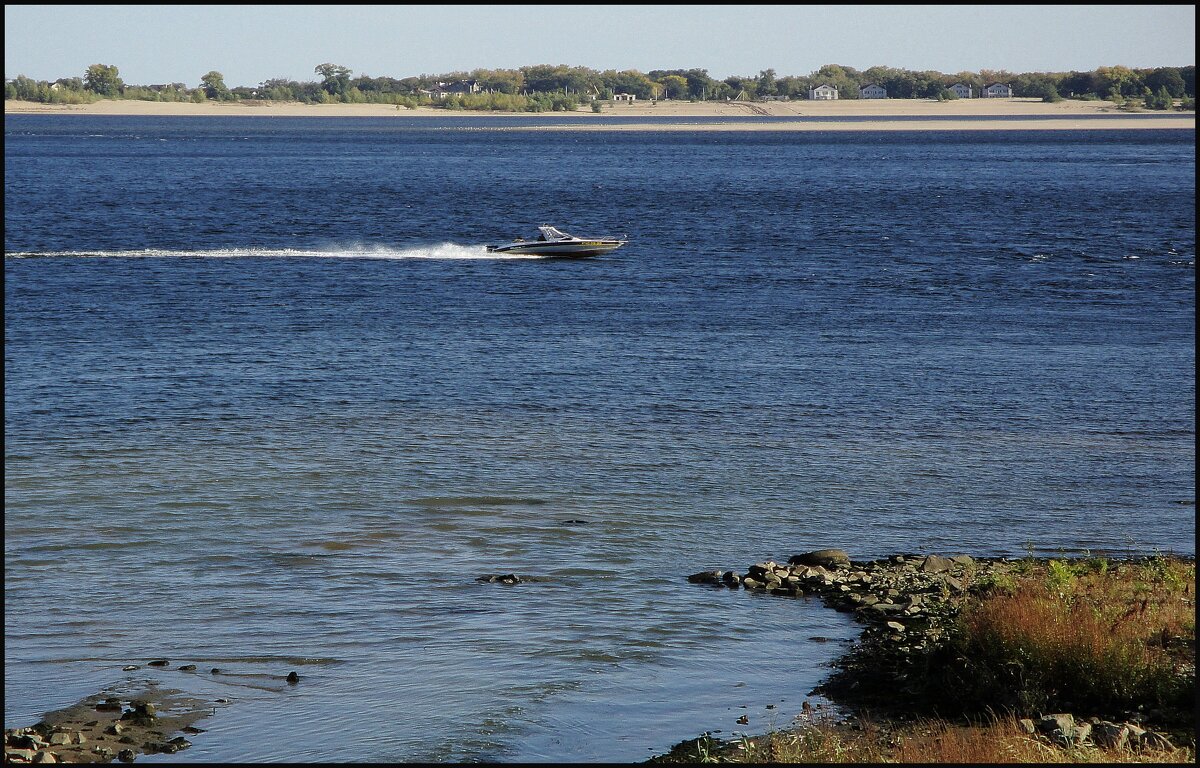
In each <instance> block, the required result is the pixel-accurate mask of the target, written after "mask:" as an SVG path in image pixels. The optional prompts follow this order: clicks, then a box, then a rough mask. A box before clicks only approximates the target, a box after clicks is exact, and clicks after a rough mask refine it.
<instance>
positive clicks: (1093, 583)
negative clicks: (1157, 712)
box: [957, 558, 1196, 712]
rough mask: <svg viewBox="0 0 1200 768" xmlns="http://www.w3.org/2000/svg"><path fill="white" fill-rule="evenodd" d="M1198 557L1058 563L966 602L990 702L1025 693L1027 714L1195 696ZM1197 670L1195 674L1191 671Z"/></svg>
mask: <svg viewBox="0 0 1200 768" xmlns="http://www.w3.org/2000/svg"><path fill="white" fill-rule="evenodd" d="M1195 584H1196V569H1195V563H1194V562H1187V561H1180V560H1173V559H1168V558H1151V559H1149V560H1146V561H1144V562H1143V563H1121V564H1118V565H1115V566H1110V565H1109V564H1108V563H1107V561H1103V560H1084V561H1079V562H1076V563H1070V562H1068V561H1050V562H1049V563H1047V564H1045V565H1044V566H1041V567H1034V568H1030V569H1029V570H1028V572H1027V573H1025V574H1023V575H1020V576H1018V577H1016V579H1015V580H1014V581H1013V582H1012V583H1011V584H1009V585H1000V586H998V588H996V589H994V590H993V591H992V592H991V593H989V594H988V595H987V596H986V597H984V598H983V599H981V600H979V601H977V602H975V603H973V604H970V605H968V606H966V607H965V608H964V610H963V613H962V616H961V624H960V631H959V633H958V641H957V645H958V650H959V652H960V653H961V654H962V655H963V656H964V657H966V658H967V659H969V660H970V673H971V674H970V676H969V677H970V679H972V680H974V683H975V685H974V690H972V691H968V692H964V694H965V695H967V696H973V697H974V698H976V699H977V701H979V702H980V703H986V702H987V701H989V700H994V698H995V694H996V693H997V692H998V691H1010V692H1011V691H1015V692H1017V693H1018V694H1019V695H1018V697H1017V701H1018V706H1019V709H1021V710H1024V711H1030V712H1033V711H1037V710H1044V709H1045V708H1048V707H1049V708H1055V707H1061V706H1063V705H1064V703H1069V704H1075V705H1079V704H1084V703H1086V705H1087V706H1088V707H1089V708H1091V709H1092V710H1093V711H1103V712H1111V711H1117V710H1123V709H1129V708H1135V707H1136V706H1137V705H1139V704H1142V705H1145V706H1152V707H1164V706H1166V707H1183V706H1187V707H1188V708H1189V709H1190V708H1191V707H1190V706H1189V705H1188V699H1189V697H1190V699H1191V701H1192V702H1194V690H1193V685H1194V680H1195V647H1196V646H1195V644H1196V634H1195V632H1196V628H1195V602H1194V599H1193V598H1194V595H1195ZM1189 670H1190V675H1191V677H1190V679H1189V677H1188V672H1189Z"/></svg>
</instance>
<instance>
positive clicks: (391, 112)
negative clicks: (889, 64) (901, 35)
mask: <svg viewBox="0 0 1200 768" xmlns="http://www.w3.org/2000/svg"><path fill="white" fill-rule="evenodd" d="M4 113H5V114H6V115H13V114H54V115H130V116H146V117H249V116H254V117H408V118H428V119H430V120H433V121H435V120H437V119H439V118H459V119H462V118H468V119H477V120H479V121H480V122H481V123H483V124H485V125H486V123H487V121H488V120H490V119H492V118H495V117H510V118H511V117H517V116H519V117H523V118H527V119H528V120H529V125H527V126H521V127H519V128H517V129H516V130H541V129H546V128H551V127H552V128H553V129H554V130H564V128H565V129H567V130H639V131H645V130H660V131H661V130H680V129H683V130H721V131H745V130H774V131H780V130H783V131H814V130H817V131H830V130H838V131H846V130H852V131H853V130H857V131H880V130H907V131H924V130H1054V129H1059V130H1062V129H1066V130H1081V129H1129V128H1160V129H1161V128H1173V129H1192V130H1194V129H1195V127H1196V115H1195V113H1194V112H1177V113H1169V115H1168V114H1167V113H1161V112H1159V113H1151V112H1146V113H1128V112H1120V111H1118V110H1117V109H1116V108H1115V107H1114V106H1113V105H1112V104H1111V103H1110V102H1107V101H1062V102H1058V103H1055V104H1048V103H1044V102H1042V101H1039V100H1037V99H960V100H957V101H944V102H938V101H932V100H920V99H878V100H845V101H823V102H822V101H794V102H766V103H753V104H751V103H738V102H727V103H711V102H706V103H693V102H687V101H679V102H674V101H662V102H658V103H655V104H651V103H650V102H635V103H632V104H616V105H609V104H606V105H605V107H604V111H603V112H600V113H594V112H592V111H591V110H590V109H584V110H580V111H578V112H574V113H564V112H543V113H511V112H471V111H449V110H443V109H431V108H428V107H419V108H417V109H404V108H401V109H397V108H396V107H394V106H391V105H387V104H300V103H295V102H292V103H267V102H262V103H255V102H228V103H215V102H206V103H203V104H193V103H191V102H178V103H177V102H154V101H133V100H115V101H114V100H102V101H97V102H95V103H93V104H39V103H34V102H22V101H5V102H4ZM614 117H619V118H622V119H623V120H627V121H628V122H622V123H621V124H619V125H613V124H612V123H611V122H608V121H607V120H605V118H614ZM664 117H679V118H720V119H727V118H738V117H746V118H756V117H775V118H795V119H794V120H779V121H776V122H771V123H769V124H763V123H754V122H745V123H737V122H735V123H727V122H722V123H716V122H714V123H700V124H695V123H691V124H687V125H682V126H681V125H669V126H665V125H661V124H656V123H651V122H646V123H643V122H638V121H637V118H664ZM814 118H815V119H814ZM839 118H842V119H839ZM894 118H904V119H903V120H895V119H894ZM954 118H961V119H954ZM1030 118H1036V119H1030ZM564 121H575V123H574V124H571V125H567V126H563V125H562V123H563V122H564ZM548 122H553V123H554V125H553V126H550V125H546V124H543V123H548Z"/></svg>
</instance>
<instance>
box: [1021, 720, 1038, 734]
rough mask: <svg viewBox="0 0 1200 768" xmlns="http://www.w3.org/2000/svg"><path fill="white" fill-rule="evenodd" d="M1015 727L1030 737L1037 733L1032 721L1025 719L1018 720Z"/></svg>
mask: <svg viewBox="0 0 1200 768" xmlns="http://www.w3.org/2000/svg"><path fill="white" fill-rule="evenodd" d="M1017 725H1018V726H1019V727H1020V729H1021V730H1022V731H1024V732H1025V733H1027V734H1029V735H1030V736H1032V735H1033V734H1034V733H1035V732H1036V731H1037V728H1036V727H1035V726H1034V724H1033V721H1032V720H1030V719H1029V718H1027V717H1026V718H1022V719H1020V720H1018V721H1017Z"/></svg>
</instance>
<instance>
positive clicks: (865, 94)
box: [858, 83, 887, 99]
mask: <svg viewBox="0 0 1200 768" xmlns="http://www.w3.org/2000/svg"><path fill="white" fill-rule="evenodd" d="M858 98H860V99H886V98H887V88H884V87H883V86H882V85H878V84H876V83H869V84H867V85H864V86H863V87H862V88H859V89H858Z"/></svg>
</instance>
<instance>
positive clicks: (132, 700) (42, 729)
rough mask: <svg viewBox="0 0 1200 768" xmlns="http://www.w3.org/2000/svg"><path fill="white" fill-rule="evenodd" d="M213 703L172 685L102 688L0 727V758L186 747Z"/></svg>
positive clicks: (29, 759) (102, 758) (67, 757)
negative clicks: (22, 723) (22, 724)
mask: <svg viewBox="0 0 1200 768" xmlns="http://www.w3.org/2000/svg"><path fill="white" fill-rule="evenodd" d="M212 711H213V708H212V706H211V705H210V704H208V703H207V702H204V701H201V700H198V699H195V698H194V697H191V696H187V695H184V694H181V693H180V692H179V691H175V690H160V689H158V688H157V687H155V686H153V685H146V686H144V687H143V688H142V689H141V690H139V691H137V692H135V693H129V692H125V693H123V694H122V693H116V692H110V691H105V692H101V693H98V694H95V695H93V696H89V697H88V698H86V699H84V700H83V701H80V702H78V703H77V704H73V705H72V706H70V707H67V708H65V709H61V710H58V711H56V712H51V713H49V714H47V715H46V716H45V718H43V719H42V720H41V722H39V723H37V724H36V725H32V726H29V727H27V728H14V729H11V730H5V731H4V762H5V763H15V764H22V763H111V762H113V761H114V760H118V761H120V762H124V763H131V762H133V761H134V759H136V758H137V757H138V756H139V755H144V754H156V753H159V754H172V753H175V752H179V751H180V750H184V749H187V748H188V747H190V746H191V742H190V741H188V740H187V738H185V736H184V735H175V734H186V735H194V734H199V733H203V732H204V729H203V728H197V727H196V726H195V723H196V722H198V721H199V720H202V719H203V718H205V717H207V716H208V715H209V714H211V712H212Z"/></svg>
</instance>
